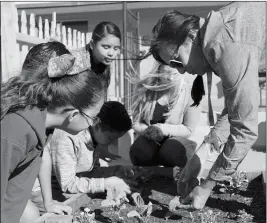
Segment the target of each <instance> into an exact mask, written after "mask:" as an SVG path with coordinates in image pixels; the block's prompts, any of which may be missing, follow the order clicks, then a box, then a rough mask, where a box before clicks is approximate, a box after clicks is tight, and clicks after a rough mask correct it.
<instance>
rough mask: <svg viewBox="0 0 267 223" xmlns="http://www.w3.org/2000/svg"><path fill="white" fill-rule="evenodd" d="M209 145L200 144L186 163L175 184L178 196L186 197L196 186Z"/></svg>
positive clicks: (202, 170)
mask: <svg viewBox="0 0 267 223" xmlns="http://www.w3.org/2000/svg"><path fill="white" fill-rule="evenodd" d="M209 149H210V144H207V143H202V144H201V146H200V147H199V149H198V150H197V151H196V152H195V154H194V155H193V157H192V158H191V159H190V160H189V161H188V162H187V164H186V166H185V167H184V169H183V170H182V172H181V174H180V177H179V179H178V182H177V190H178V194H179V195H181V196H182V197H186V196H187V195H188V194H189V193H190V192H191V191H192V190H193V189H194V188H195V187H196V186H198V185H199V180H200V177H201V175H202V173H203V172H204V164H205V162H206V160H207V158H208V155H209Z"/></svg>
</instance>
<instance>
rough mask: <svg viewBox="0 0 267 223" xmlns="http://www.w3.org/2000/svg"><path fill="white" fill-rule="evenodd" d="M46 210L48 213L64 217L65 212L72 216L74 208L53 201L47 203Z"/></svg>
mask: <svg viewBox="0 0 267 223" xmlns="http://www.w3.org/2000/svg"><path fill="white" fill-rule="evenodd" d="M44 206H45V209H46V211H47V212H50V213H55V214H61V215H64V212H65V213H67V214H68V215H71V213H72V208H71V207H70V206H68V205H66V204H64V203H61V202H58V201H56V200H51V201H50V202H48V203H46V204H45V205H44Z"/></svg>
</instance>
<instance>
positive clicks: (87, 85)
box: [1, 43, 106, 223]
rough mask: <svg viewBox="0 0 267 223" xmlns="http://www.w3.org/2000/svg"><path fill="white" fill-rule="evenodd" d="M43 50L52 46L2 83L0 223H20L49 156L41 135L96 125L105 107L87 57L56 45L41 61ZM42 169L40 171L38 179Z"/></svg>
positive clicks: (36, 52) (73, 131) (36, 50)
mask: <svg viewBox="0 0 267 223" xmlns="http://www.w3.org/2000/svg"><path fill="white" fill-rule="evenodd" d="M47 47H51V44H50V43H44V44H38V45H36V46H34V47H33V48H32V49H31V51H30V52H29V54H28V55H29V57H27V58H26V59H27V62H26V64H24V65H25V66H23V69H22V71H21V74H20V75H19V76H16V77H13V78H11V79H9V80H8V81H7V82H6V83H2V87H1V222H2V223H9V222H12V223H13V222H14V223H16V222H19V221H20V217H21V215H22V213H23V210H24V208H25V206H26V204H27V202H28V200H29V197H30V193H31V190H32V188H33V184H34V181H35V179H36V177H37V175H38V171H39V169H40V166H41V163H42V159H43V160H44V159H45V157H47V156H49V153H48V151H47V150H44V149H43V148H44V146H45V141H46V135H45V133H46V130H48V129H54V128H58V129H61V130H64V131H66V132H68V133H70V134H77V133H79V132H80V131H82V130H85V129H87V128H88V127H89V126H90V125H93V124H95V123H96V121H97V118H96V116H97V114H98V113H99V111H100V109H101V107H102V105H103V103H104V98H105V94H106V91H105V89H104V86H105V83H103V80H102V79H100V78H99V77H98V76H97V75H96V74H95V73H94V72H92V71H91V70H90V69H89V64H90V63H89V62H88V58H87V56H86V55H84V54H83V53H82V52H80V53H78V56H77V55H76V56H73V55H71V54H70V53H69V51H68V50H67V49H66V48H64V47H62V46H61V47H59V48H56V50H53V49H52V48H51V53H48V54H46V56H44V55H43V54H42V52H43V51H45V50H42V49H46V48H47ZM33 55H34V56H33ZM51 57H52V58H51ZM29 61H31V62H29ZM46 168H47V166H46V165H42V166H41V169H40V171H39V176H40V175H41V173H42V172H46V171H49V169H46ZM50 168H51V167H50ZM42 180H44V179H42V178H40V181H42ZM48 190H49V188H48ZM50 190H51V188H50ZM52 203H53V201H52ZM50 204H51V203H50ZM48 206H49V204H48ZM65 212H68V213H69V212H70V209H65ZM22 220H23V219H22ZM32 221H33V219H32ZM29 222H30V221H27V223H29Z"/></svg>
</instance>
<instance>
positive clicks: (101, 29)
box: [92, 22, 121, 42]
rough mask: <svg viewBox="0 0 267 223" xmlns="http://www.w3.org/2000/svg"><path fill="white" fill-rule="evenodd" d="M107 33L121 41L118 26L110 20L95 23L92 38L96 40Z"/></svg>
mask: <svg viewBox="0 0 267 223" xmlns="http://www.w3.org/2000/svg"><path fill="white" fill-rule="evenodd" d="M108 34H111V35H114V36H116V37H118V38H119V39H120V41H121V31H120V29H119V27H118V26H116V25H115V24H114V23H112V22H101V23H99V24H97V26H96V27H95V28H94V30H93V33H92V40H94V41H95V42H98V41H100V40H101V39H103V38H104V37H106V36H107V35H108Z"/></svg>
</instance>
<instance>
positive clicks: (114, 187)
mask: <svg viewBox="0 0 267 223" xmlns="http://www.w3.org/2000/svg"><path fill="white" fill-rule="evenodd" d="M104 184H105V189H106V190H107V193H108V196H110V197H112V198H113V199H115V200H117V201H120V199H124V200H128V199H127V197H126V195H127V194H130V193H131V190H130V187H129V186H128V185H127V184H126V183H125V182H124V180H122V179H120V178H118V177H108V178H105V182H104Z"/></svg>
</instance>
